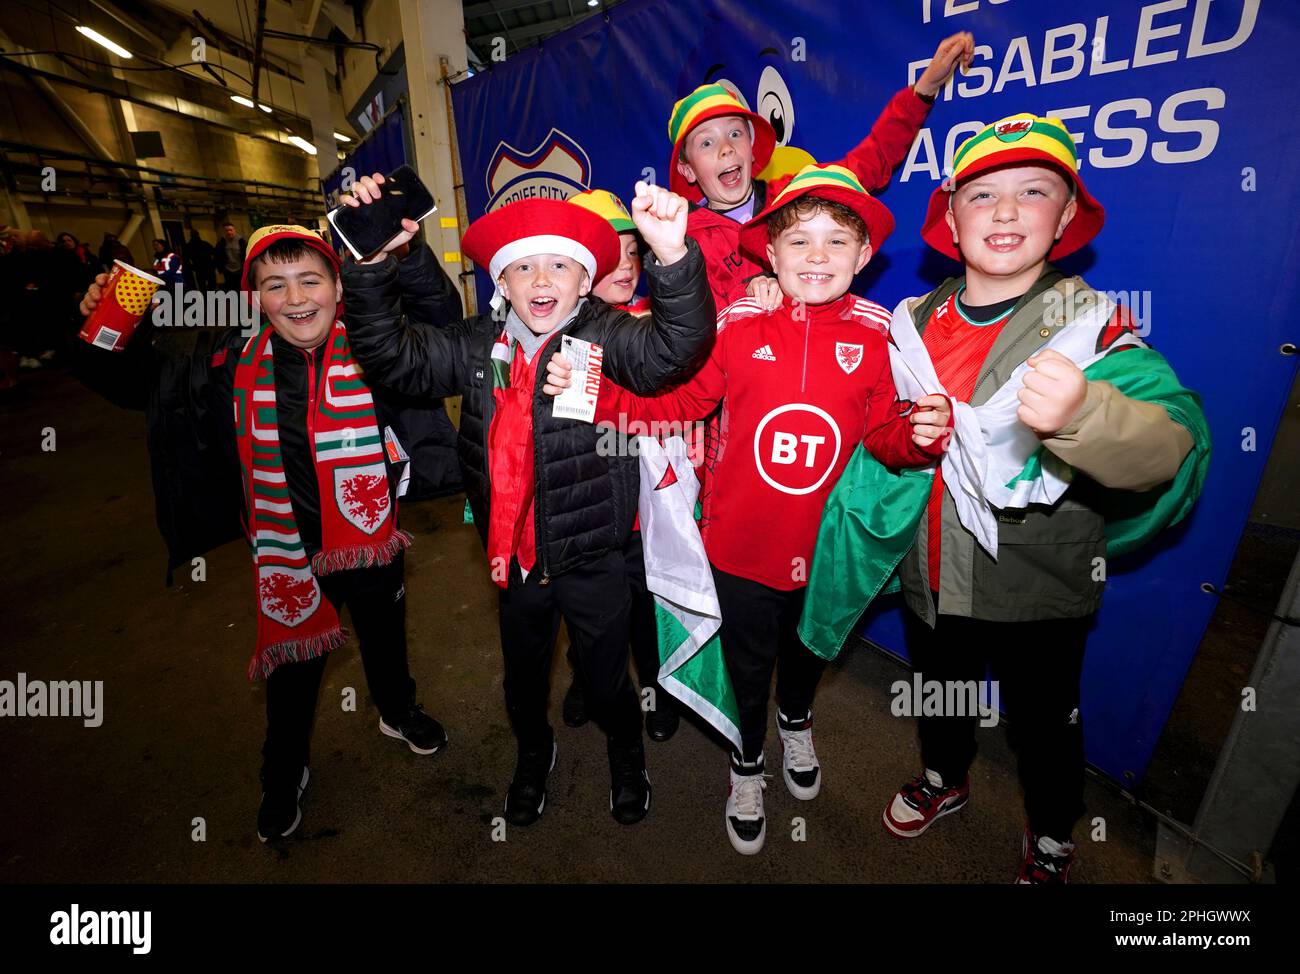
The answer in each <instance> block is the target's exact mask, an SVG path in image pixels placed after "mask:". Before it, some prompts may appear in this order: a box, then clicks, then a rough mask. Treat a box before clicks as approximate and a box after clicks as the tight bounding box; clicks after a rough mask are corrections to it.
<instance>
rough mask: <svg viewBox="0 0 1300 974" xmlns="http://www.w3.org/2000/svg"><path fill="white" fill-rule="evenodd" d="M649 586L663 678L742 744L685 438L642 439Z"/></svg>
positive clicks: (641, 507) (642, 503) (642, 498)
mask: <svg viewBox="0 0 1300 974" xmlns="http://www.w3.org/2000/svg"><path fill="white" fill-rule="evenodd" d="M637 448H638V450H639V453H640V458H641V495H640V504H639V512H640V516H641V537H642V542H643V545H642V547H643V550H644V552H645V572H646V587H647V588H648V589H649V590H650V591H651V592H652V593H653V594H654V598H655V616H656V623H657V626H658V630H659V659H660V664H659V683H660V685H661V686H662V687H663V688H664V689H665V690H667V691H668V692H669V693H671V694H672V695H673V696H674V697H676V698H677V699H678V700H680V701H681V702H682V703H683V704H685V705H686V706H687V707H690V708H691V709H692V710H694V711H695V712H696V713H697V714H699V715H700V716H701V717H702V718H704V719H705V720H706V721H708V722H709V724H710V725H711V726H713V727H714V728H715V729H716V730H717V731H718V733H720V734H721V735H722V736H723V737H725V738H726V739H727V740H728V741H730V742H731V744H732V746H733V747H735V748H736V749H737V750H740V749H741V747H742V745H741V740H740V710H739V708H738V707H737V705H736V695H735V693H734V692H733V690H732V687H731V679H730V677H729V676H728V675H727V665H726V662H725V660H724V659H723V656H722V643H721V640H720V639H719V638H718V630H719V629H720V627H721V625H722V611H721V608H720V606H719V604H718V596H717V592H716V591H715V590H714V587H713V572H712V569H711V568H710V567H709V561H708V558H707V557H706V556H705V553H704V544H703V541H702V540H701V538H700V530H699V527H698V525H697V524H696V523H695V500H696V495H697V494H698V493H699V481H698V479H697V478H696V476H695V469H694V467H693V466H692V464H691V461H690V459H689V457H688V456H687V451H686V443H685V441H684V440H683V439H682V438H681V437H680V436H673V437H669V438H668V439H667V440H665V441H664V442H663V443H662V444H661V443H660V442H659V441H658V440H657V439H654V438H653V437H648V436H639V437H637Z"/></svg>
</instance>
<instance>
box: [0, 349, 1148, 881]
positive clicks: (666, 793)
mask: <svg viewBox="0 0 1300 974" xmlns="http://www.w3.org/2000/svg"><path fill="white" fill-rule="evenodd" d="M46 427H53V428H54V430H55V431H56V437H57V441H56V444H57V448H56V450H55V451H54V452H48V453H47V452H42V450H41V449H40V444H41V438H42V435H43V434H42V431H43V429H44V428H46ZM0 497H3V498H4V503H3V505H2V507H3V510H2V512H0V539H2V540H0V544H2V545H3V548H2V549H0V550H3V565H4V584H3V586H0V620H3V638H2V639H0V679H7V680H14V679H15V678H16V676H17V673H18V672H19V671H22V672H25V673H26V674H27V675H28V677H29V678H32V679H44V680H60V679H78V680H103V681H104V722H103V725H102V726H101V727H98V728H86V727H84V726H82V723H81V721H79V720H74V719H52V718H35V717H31V718H11V719H5V720H2V721H0V753H3V755H4V761H3V765H2V768H3V769H2V770H0V782H2V785H0V882H73V883H92V882H106V883H130V882H386V881H393V882H424V883H429V882H520V881H524V882H529V881H543V882H694V883H699V882H714V881H722V882H747V883H753V882H809V881H812V882H894V883H925V882H937V883H1005V882H1008V881H1009V880H1011V879H1012V878H1013V877H1014V874H1015V869H1016V866H1017V864H1018V861H1019V853H1020V836H1021V828H1022V822H1023V817H1022V811H1021V802H1020V794H1019V790H1018V786H1017V784H1016V777H1015V771H1014V758H1013V756H1012V755H1011V753H1010V752H1009V750H1008V747H1007V744H1006V734H1005V731H1004V729H1003V728H992V729H988V730H981V732H980V735H981V736H980V746H981V754H980V757H979V759H978V760H977V763H976V766H975V768H974V771H973V785H974V790H973V798H972V801H971V803H970V805H969V806H968V807H967V808H966V809H965V810H964V811H962V812H961V813H960V814H958V815H955V816H952V817H950V818H947V819H945V820H944V821H943V822H942V823H940V824H939V825H937V826H936V827H935V828H934V829H933V830H932V831H931V832H930V833H928V834H927V835H926V836H924V837H923V838H921V839H919V840H915V841H912V842H904V841H902V840H898V839H895V838H894V837H893V836H891V835H890V834H888V833H887V832H886V831H885V830H884V828H883V827H882V826H881V824H880V813H881V810H882V808H883V807H884V805H885V803H886V802H887V801H888V799H889V798H890V796H891V795H892V794H893V792H894V790H895V789H896V788H897V786H898V785H899V784H901V783H902V782H903V781H904V780H906V779H907V778H908V777H909V776H910V775H911V774H913V773H914V772H915V771H916V769H917V766H918V761H919V758H918V752H917V746H916V743H915V732H914V726H913V723H912V721H911V720H909V719H903V718H895V717H892V716H891V715H890V713H889V706H888V703H889V695H888V687H889V685H890V683H891V682H892V681H893V680H895V679H898V678H900V677H903V676H905V675H906V673H905V671H904V670H903V669H902V668H901V667H900V666H899V665H898V664H897V663H895V662H893V661H891V660H890V659H888V658H886V657H884V656H882V655H881V654H879V653H877V652H875V651H873V650H870V649H868V648H866V647H865V646H864V647H859V648H857V649H855V650H853V651H851V652H847V653H846V654H845V658H843V659H842V661H841V662H839V663H837V664H836V665H835V666H834V667H833V668H832V669H831V670H830V671H829V672H828V674H827V677H826V679H825V681H824V682H823V684H822V686H821V690H820V693H819V697H818V708H817V722H818V723H817V745H818V754H819V756H820V758H821V760H822V763H823V768H824V775H825V784H824V786H823V789H822V793H821V795H820V796H819V797H818V798H817V799H816V800H815V801H813V802H808V803H802V802H797V801H796V800H795V799H793V798H792V797H791V796H790V795H789V793H788V792H787V791H786V789H785V787H784V784H783V783H782V782H781V780H780V777H779V771H778V775H777V777H776V778H774V779H773V780H772V781H771V782H770V783H769V787H768V791H767V797H768V843H767V847H766V848H765V849H764V850H763V852H762V853H761V854H760V855H758V856H755V857H750V858H746V857H742V856H739V855H737V854H735V853H734V852H733V851H732V849H731V847H730V845H729V844H728V842H727V839H726V836H725V834H724V829H723V819H722V810H723V803H724V801H725V794H726V785H727V764H726V757H725V753H724V751H723V750H722V749H721V748H720V747H719V746H718V745H717V744H716V743H715V742H714V741H713V740H712V739H710V738H708V737H706V736H705V735H704V734H703V733H701V732H700V731H699V730H697V729H696V728H695V727H692V726H688V725H685V724H684V725H683V728H682V730H681V731H680V732H679V733H678V735H677V736H676V737H675V738H674V739H673V740H671V741H669V742H667V743H665V744H654V743H649V744H648V745H647V747H648V751H649V765H650V775H651V779H652V781H653V783H654V787H655V792H654V805H653V808H652V809H651V812H650V815H649V816H648V817H647V819H646V820H645V821H644V822H642V823H641V824H639V825H637V826H634V827H631V828H627V827H623V826H619V825H618V824H616V823H615V822H614V821H613V819H612V818H611V817H610V815H609V812H608V808H607V795H608V791H607V788H608V778H607V766H606V761H605V752H604V743H603V739H602V736H601V735H600V733H599V731H597V730H596V729H595V728H594V727H593V726H590V725H589V726H587V727H584V728H582V729H580V730H570V729H568V728H566V727H564V726H563V724H562V723H561V722H560V720H559V704H560V697H561V695H562V692H563V688H564V687H565V686H566V685H567V679H568V676H567V673H565V672H564V671H563V669H562V667H563V661H562V659H560V658H559V656H558V655H557V667H556V671H555V673H556V675H555V680H554V683H555V686H554V690H553V692H552V719H553V721H554V723H555V725H556V728H557V734H558V740H559V747H560V752H559V763H558V764H557V766H556V768H555V771H554V773H553V775H552V779H551V794H550V799H549V802H548V805H547V809H546V814H545V816H544V817H543V819H542V820H541V822H539V823H538V824H537V825H535V826H533V827H532V828H530V829H511V830H510V831H509V833H508V835H507V838H506V841H504V842H494V841H492V826H491V822H492V819H493V817H494V816H497V815H498V814H500V810H501V805H502V802H503V801H504V794H505V786H506V784H507V782H508V780H509V777H510V774H511V771H512V769H513V763H514V744H513V740H512V738H511V735H510V731H509V727H508V726H507V723H506V718H505V712H504V705H503V703H502V694H501V665H500V650H499V644H498V638H497V628H496V615H495V605H496V599H495V594H494V592H495V590H494V588H493V586H492V585H491V583H490V581H489V579H488V576H487V571H486V567H485V564H484V561H483V556H482V550H481V548H480V546H479V543H478V540H477V537H476V535H475V534H474V533H473V529H472V528H470V527H467V526H465V525H463V524H462V523H461V509H462V505H463V501H462V500H460V499H456V498H450V499H443V500H436V501H429V502H424V503H419V504H411V505H407V506H406V507H405V508H404V510H403V515H402V517H403V523H404V526H405V527H407V528H408V529H410V530H411V531H413V533H414V534H415V537H416V544H415V546H414V548H413V549H412V551H411V553H410V556H409V559H408V578H407V589H408V592H409V593H410V598H409V605H410V610H409V624H408V625H409V637H410V645H411V669H412V671H413V673H414V675H415V677H416V679H417V681H418V683H419V685H420V698H421V700H422V701H423V703H424V704H425V706H426V708H427V709H428V710H429V711H430V712H431V713H433V714H434V715H436V716H437V717H438V718H439V719H440V720H442V722H443V723H444V724H445V725H446V727H447V729H448V732H449V734H450V737H451V743H450V746H449V748H448V749H447V750H446V751H445V752H444V753H443V754H440V755H437V756H434V757H432V758H425V757H418V756H416V755H414V754H412V753H411V752H410V751H409V750H407V749H406V747H405V746H404V745H402V744H400V743H398V742H395V741H392V740H390V739H388V738H386V737H382V736H381V735H380V734H379V732H378V729H377V719H378V718H377V714H376V712H375V710H374V708H373V706H371V704H370V703H369V700H368V697H367V696H366V693H365V681H364V677H363V674H362V668H361V663H360V659H359V657H358V654H357V650H356V646H355V643H353V644H349V645H348V646H346V647H344V648H343V649H341V650H339V651H338V652H336V653H335V654H334V658H333V660H332V661H331V662H330V665H329V669H328V670H327V672H326V677H325V685H324V688H323V689H322V692H321V699H320V704H319V709H318V713H317V723H316V729H315V736H314V739H313V759H312V784H311V787H310V789H309V790H308V793H307V797H306V800H305V810H304V821H303V826H302V828H301V829H300V831H299V833H298V835H297V837H295V838H294V839H292V840H289V841H286V842H285V843H283V844H282V845H281V846H280V847H278V848H275V847H267V846H263V845H262V844H261V843H259V842H258V840H257V837H256V834H255V828H254V826H255V816H256V811H257V803H258V794H259V786H258V781H257V770H258V766H259V760H260V758H259V748H260V745H261V739H262V732H263V729H264V724H263V706H264V701H263V699H262V688H261V687H260V686H259V685H250V684H249V683H248V682H247V680H246V679H245V677H244V670H245V664H246V662H247V658H248V656H249V653H250V651H251V647H252V640H253V632H254V616H253V606H252V603H251V592H250V566H249V558H248V554H247V549H246V548H245V547H244V546H243V545H242V544H231V545H227V546H226V547H224V548H222V549H220V550H219V551H216V552H214V553H213V554H212V555H211V556H210V557H209V558H208V563H207V580H206V581H204V582H200V583H195V582H191V581H190V580H189V579H188V578H187V577H184V576H180V577H178V583H177V585H176V586H175V587H174V588H172V589H167V588H165V587H164V586H163V584H162V581H163V567H164V550H163V546H162V542H161V540H160V538H159V536H158V533H157V531H156V528H155V526H154V522H153V497H152V493H151V489H150V485H149V476H148V465H147V458H146V454H145V447H144V421H143V417H142V416H140V415H139V414H132V413H126V412H122V411H120V410H118V409H116V408H114V407H112V406H109V405H107V404H105V403H103V402H102V401H100V400H98V399H96V398H95V397H94V396H93V395H92V394H90V393H89V392H87V391H85V390H84V389H83V388H82V387H81V386H79V385H78V384H77V383H76V382H74V381H73V380H72V379H71V378H69V377H68V376H67V375H66V374H63V373H59V372H52V373H48V372H47V373H36V374H32V375H27V376H24V381H23V384H22V386H21V387H20V388H19V390H17V393H16V394H14V395H11V396H10V397H9V398H8V400H7V401H4V402H0ZM345 622H346V620H345ZM346 687H354V688H356V690H357V697H358V709H357V711H356V712H355V713H347V712H344V711H343V710H342V708H341V705H340V701H341V696H342V692H343V690H344V688H346ZM770 733H771V743H770V746H773V745H775V731H774V730H773V731H771V732H770ZM1087 803H1088V810H1089V818H1091V817H1094V816H1100V817H1103V818H1104V819H1105V820H1106V828H1107V841H1105V842H1092V841H1089V840H1088V838H1087V832H1086V830H1084V829H1082V828H1081V829H1080V832H1079V837H1080V838H1081V839H1082V843H1081V845H1082V848H1081V860H1080V865H1079V867H1078V870H1077V873H1076V876H1077V878H1078V879H1080V880H1082V881H1085V882H1090V883H1141V882H1148V881H1150V874H1151V862H1152V855H1153V851H1154V835H1155V830H1154V824H1153V823H1152V822H1151V820H1150V819H1149V818H1148V817H1147V816H1145V815H1144V814H1143V813H1141V812H1140V811H1138V810H1137V809H1136V808H1134V807H1133V806H1132V805H1131V804H1129V803H1128V802H1127V801H1126V800H1125V799H1124V798H1123V797H1122V796H1120V795H1119V794H1118V793H1117V792H1116V791H1114V790H1113V789H1112V788H1111V787H1110V786H1109V785H1106V784H1104V783H1102V782H1100V781H1097V780H1095V779H1090V780H1089V783H1088V790H1087ZM796 816H798V817H801V818H803V819H804V823H805V827H804V832H805V834H806V840H805V841H802V842H796V841H793V840H792V832H793V830H794V826H793V825H792V824H791V823H792V820H793V819H794V818H795V817H796ZM195 817H201V818H203V819H204V821H205V824H206V841H204V842H196V841H193V839H192V838H191V834H192V831H193V829H194V825H193V824H192V821H193V819H194V818H195Z"/></svg>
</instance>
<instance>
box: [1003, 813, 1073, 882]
mask: <svg viewBox="0 0 1300 974" xmlns="http://www.w3.org/2000/svg"><path fill="white" fill-rule="evenodd" d="M1073 865H1074V843H1073V842H1058V841H1056V840H1055V839H1052V838H1049V837H1048V836H1045V835H1043V836H1038V835H1034V833H1033V832H1031V831H1030V830H1029V826H1028V825H1026V826H1025V840H1024V842H1023V843H1022V845H1021V847H1020V873H1019V875H1017V876H1016V885H1017V886H1052V885H1055V884H1058V883H1068V882H1069V881H1070V867H1071V866H1073Z"/></svg>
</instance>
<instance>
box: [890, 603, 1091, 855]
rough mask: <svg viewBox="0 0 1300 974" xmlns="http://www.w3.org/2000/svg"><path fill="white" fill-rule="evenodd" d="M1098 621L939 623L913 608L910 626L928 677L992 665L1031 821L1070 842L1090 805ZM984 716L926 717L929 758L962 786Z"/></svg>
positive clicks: (919, 667) (977, 676)
mask: <svg viewBox="0 0 1300 974" xmlns="http://www.w3.org/2000/svg"><path fill="white" fill-rule="evenodd" d="M1092 623H1093V617H1092V616H1084V617H1082V618H1077V619H1044V620H1039V621H1033V622H990V621H987V620H983V619H969V618H966V617H964V616H953V615H940V616H938V617H937V620H936V625H935V627H934V628H933V629H931V628H930V627H929V626H927V625H926V624H925V622H924V621H922V620H921V619H920V618H918V617H917V616H916V615H915V614H913V613H912V612H906V613H904V617H903V628H904V633H905V635H906V639H907V654H908V656H909V657H910V658H911V661H912V668H913V669H914V670H915V671H916V672H918V673H920V674H921V678H922V680H923V681H930V680H936V681H939V682H940V683H944V682H946V681H949V680H951V681H959V682H962V683H965V682H966V681H969V680H982V679H983V678H984V676H985V672H986V667H988V665H989V664H990V663H991V664H992V674H993V678H994V679H995V680H997V681H998V696H999V698H1000V703H1001V706H1002V709H1003V711H1004V712H1005V713H1006V716H1007V719H1008V721H1009V722H1010V728H1009V729H1010V740H1011V745H1012V747H1013V748H1015V750H1016V754H1017V758H1018V761H1019V774H1020V785H1021V787H1022V788H1023V789H1024V792H1025V811H1026V813H1027V814H1028V817H1029V827H1030V829H1032V830H1033V832H1034V833H1035V834H1036V835H1047V836H1050V837H1051V838H1053V839H1056V840H1057V841H1059V842H1068V841H1069V840H1070V832H1071V830H1072V829H1073V828H1074V823H1075V822H1076V821H1078V819H1079V816H1081V815H1082V814H1083V812H1084V805H1083V768H1084V757H1083V718H1082V716H1081V715H1080V713H1079V679H1080V675H1081V673H1082V671H1083V654H1084V648H1085V646H1086V645H1087V639H1088V630H1089V629H1091V628H1092ZM977 720H978V715H969V716H929V717H926V716H921V717H920V718H918V721H917V723H918V733H919V735H920V738H921V760H922V761H923V762H924V764H925V767H927V768H929V769H930V770H932V771H937V772H938V773H939V774H940V775H941V776H942V777H943V780H944V783H945V784H948V785H956V786H960V785H961V783H962V782H963V781H965V780H966V774H967V772H968V771H969V770H970V766H971V764H972V762H974V760H975V752H976V744H975V727H976V721H977Z"/></svg>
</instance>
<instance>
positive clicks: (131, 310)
mask: <svg viewBox="0 0 1300 974" xmlns="http://www.w3.org/2000/svg"><path fill="white" fill-rule="evenodd" d="M162 285H163V282H162V280H160V279H159V278H157V277H154V276H153V275H152V274H149V273H146V272H145V271H142V270H140V269H139V268H138V267H132V266H131V265H130V264H124V263H122V261H120V260H115V261H113V269H112V270H111V271H109V272H108V283H107V284H105V285H104V288H103V292H104V293H103V297H101V298H100V299H99V304H98V305H97V306H96V307H95V310H94V311H92V312H91V313H90V314H89V315H87V316H86V321H85V323H84V324H83V325H82V326H81V331H80V332H79V334H80V336H81V338H82V339H84V340H85V341H87V342H89V343H90V344H92V345H96V346H98V347H99V348H107V349H108V350H109V351H113V352H120V351H122V350H123V349H124V348H126V343H127V342H128V341H130V340H131V335H132V334H134V332H135V329H136V326H137V325H139V324H140V319H141V318H143V317H144V315H145V312H146V311H148V310H149V303H150V301H151V300H152V299H153V293H154V292H155V291H157V290H158V289H159V288H160V287H162Z"/></svg>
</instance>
